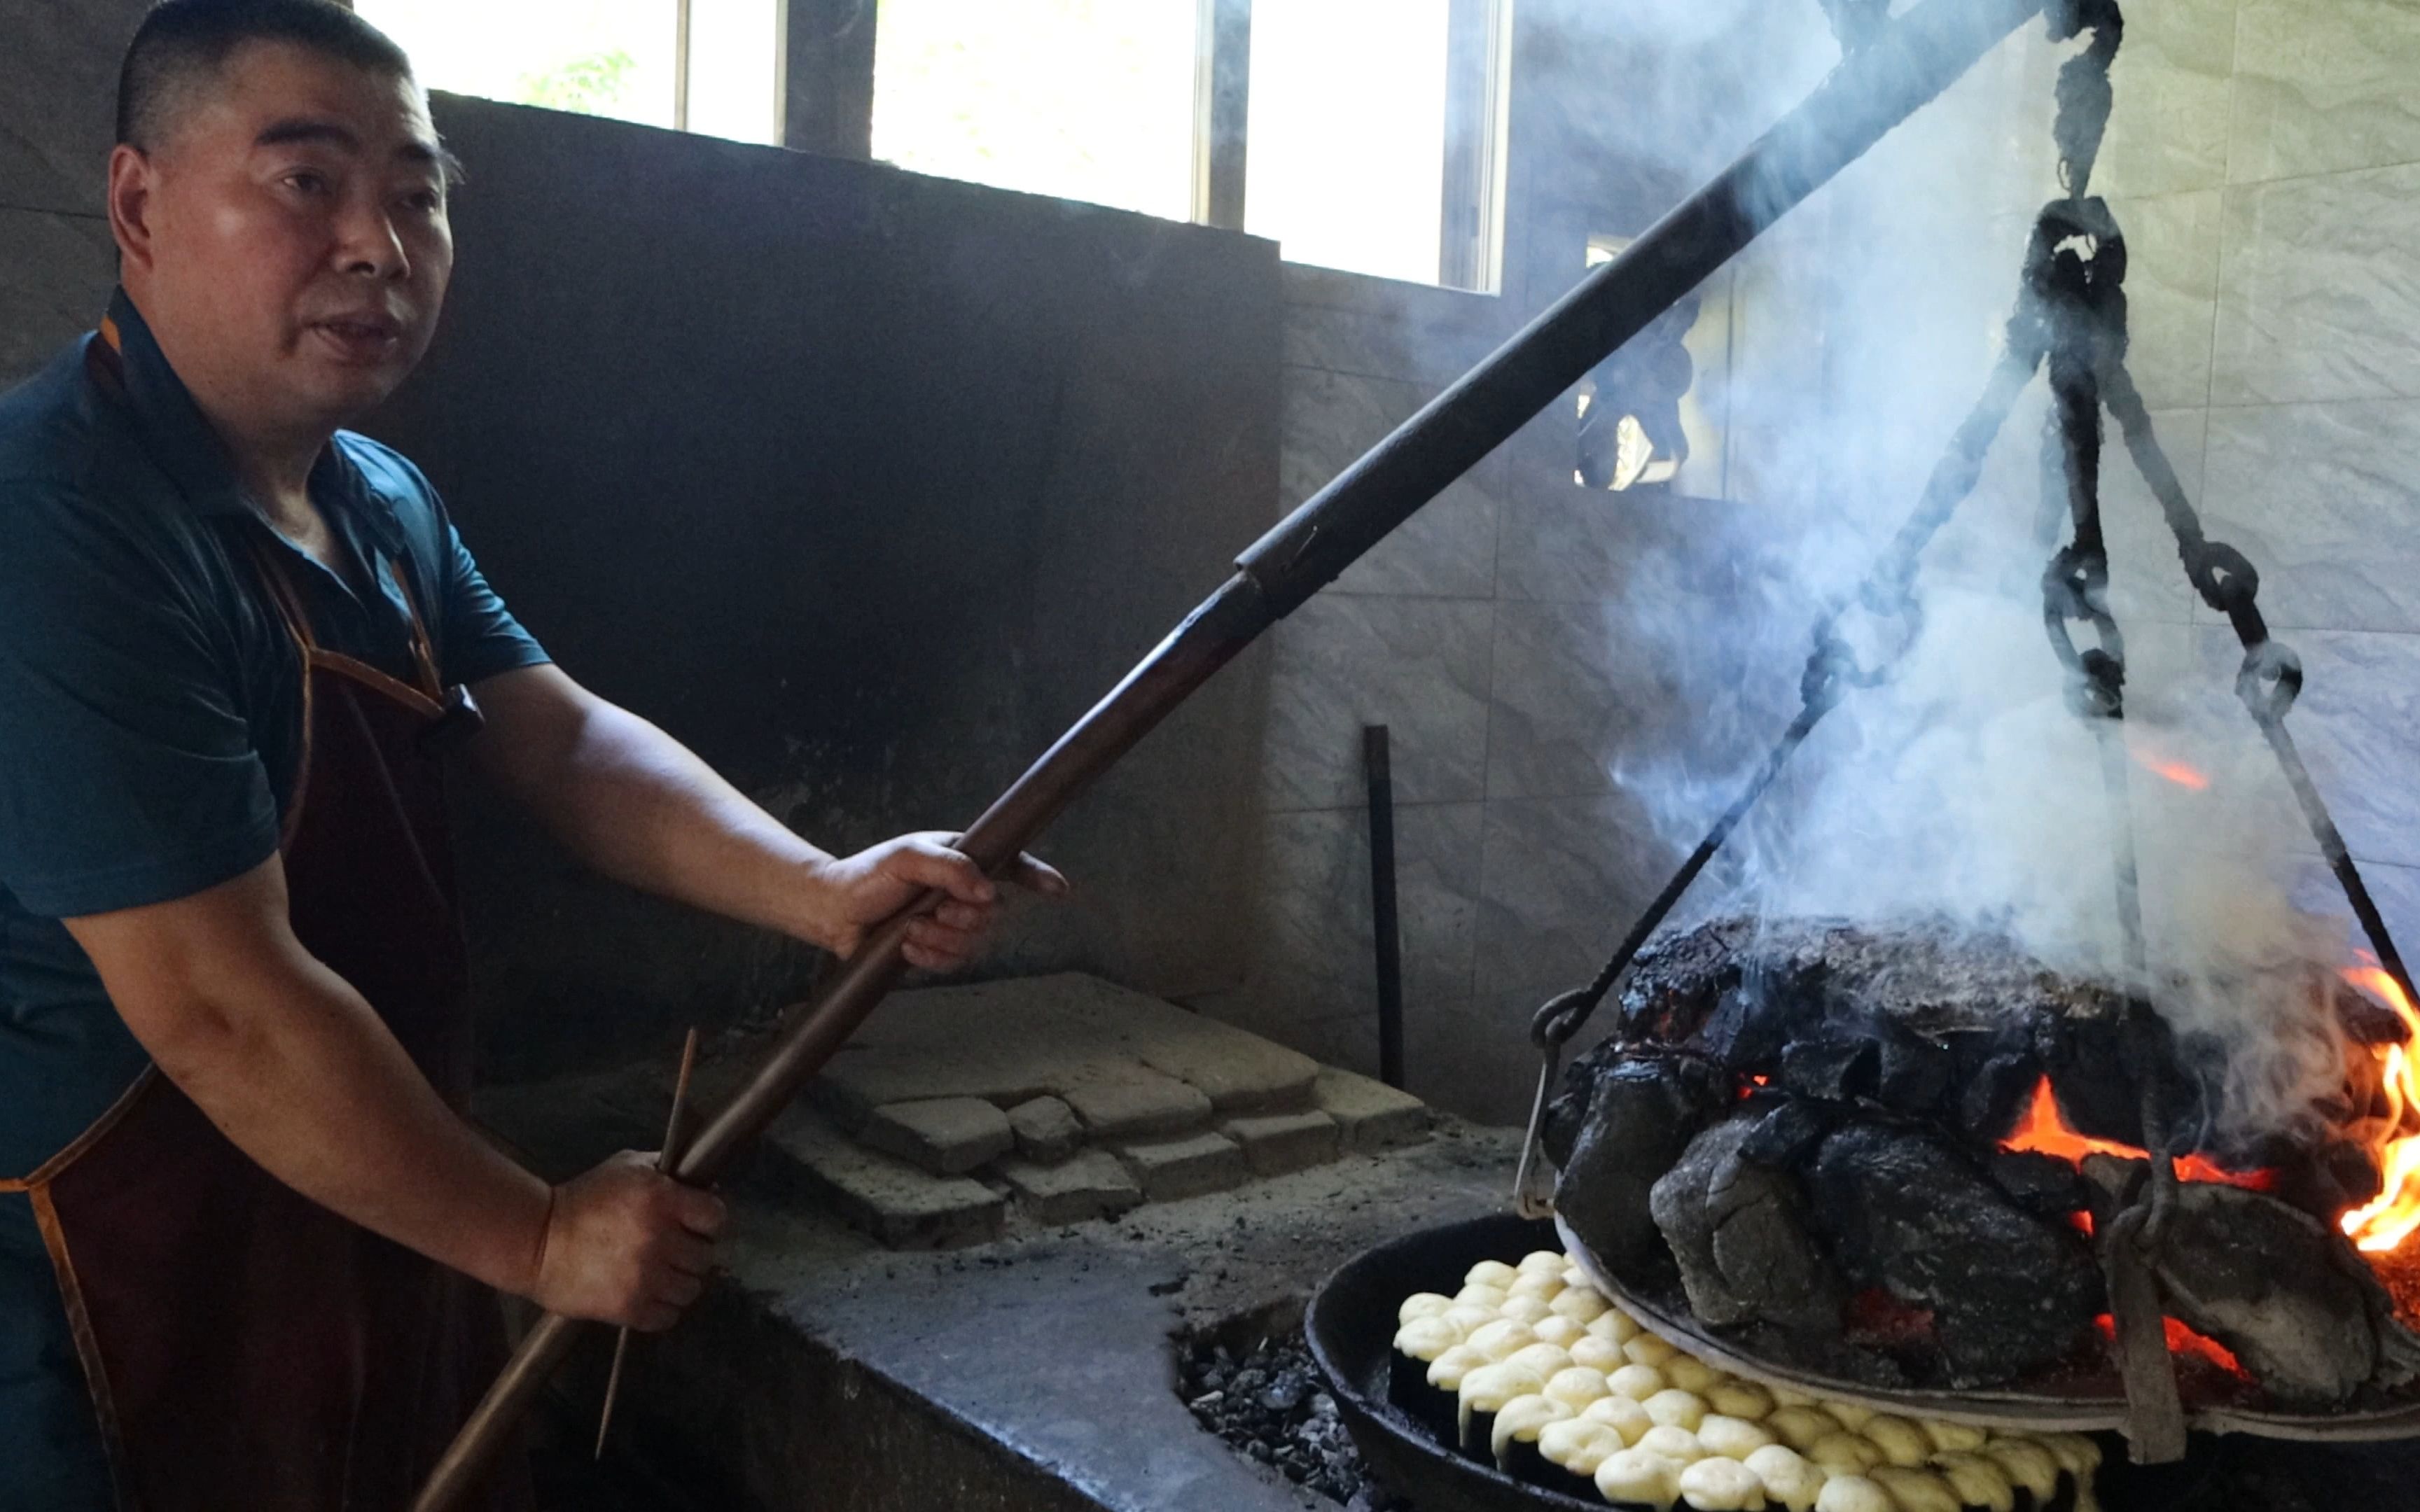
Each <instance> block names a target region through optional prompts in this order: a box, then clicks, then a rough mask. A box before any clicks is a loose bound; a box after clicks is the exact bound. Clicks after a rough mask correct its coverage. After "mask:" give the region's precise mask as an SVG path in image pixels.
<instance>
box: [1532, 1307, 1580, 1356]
mask: <svg viewBox="0 0 2420 1512" xmlns="http://www.w3.org/2000/svg"><path fill="white" fill-rule="evenodd" d="M1529 1331H1530V1332H1531V1333H1533V1334H1535V1335H1538V1337H1539V1339H1540V1340H1541V1341H1543V1342H1544V1343H1547V1344H1552V1345H1555V1346H1556V1347H1558V1348H1559V1349H1565V1350H1568V1349H1570V1348H1571V1347H1572V1346H1573V1345H1575V1344H1577V1343H1578V1342H1579V1341H1580V1340H1582V1339H1584V1338H1586V1337H1588V1330H1587V1329H1585V1328H1582V1327H1581V1326H1580V1325H1579V1324H1577V1323H1575V1322H1573V1321H1572V1320H1571V1319H1568V1318H1564V1317H1562V1316H1560V1315H1559V1314H1550V1315H1548V1316H1547V1317H1544V1318H1541V1319H1538V1320H1537V1321H1536V1322H1534V1323H1531V1324H1530V1325H1529Z"/></svg>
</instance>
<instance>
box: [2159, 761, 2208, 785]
mask: <svg viewBox="0 0 2420 1512" xmlns="http://www.w3.org/2000/svg"><path fill="white" fill-rule="evenodd" d="M2144 765H2145V766H2147V767H2149V769H2150V771H2151V773H2152V775H2153V776H2155V777H2164V778H2166V779H2168V780H2169V781H2171V782H2174V783H2175V784H2176V785H2177V786H2179V787H2180V788H2187V789H2190V790H2191V791H2193V792H2195V793H2206V792H2208V791H2209V790H2210V779H2209V778H2206V777H2204V776H2202V775H2201V774H2200V773H2199V772H2197V771H2195V770H2194V769H2193V768H2192V767H2190V766H2187V765H2186V764H2184V763H2182V762H2161V761H2150V762H2145V763H2144Z"/></svg>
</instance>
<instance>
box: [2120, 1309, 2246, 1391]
mask: <svg viewBox="0 0 2420 1512" xmlns="http://www.w3.org/2000/svg"><path fill="white" fill-rule="evenodd" d="M2160 1322H2161V1324H2162V1325H2163V1329H2164V1332H2165V1334H2166V1335H2167V1340H2168V1352H2169V1353H2171V1354H2182V1355H2188V1356H2194V1357H2197V1358H2199V1359H2201V1360H2203V1361H2205V1362H2207V1363H2208V1364H2211V1365H2216V1366H2218V1367H2219V1368H2220V1369H2221V1370H2224V1371H2226V1373H2227V1374H2229V1375H2233V1376H2243V1377H2245V1378H2246V1379H2249V1377H2250V1374H2251V1373H2250V1372H2249V1371H2247V1370H2245V1369H2244V1368H2243V1362H2242V1361H2241V1360H2238V1359H2237V1358H2236V1357H2235V1351H2234V1350H2230V1349H2228V1348H2227V1347H2226V1345H2224V1344H2221V1343H2220V1342H2218V1340H2216V1339H2214V1338H2211V1336H2210V1335H2207V1334H2196V1333H2195V1332H2194V1331H2193V1330H2192V1329H2190V1328H2187V1327H2186V1326H2185V1325H2184V1324H2182V1323H2180V1322H2179V1321H2177V1320H2176V1319H2173V1318H2163V1319H2160ZM2092 1326H2093V1327H2095V1328H2097V1329H2099V1330H2100V1331H2101V1336H2102V1338H2103V1339H2113V1340H2114V1339H2115V1338H2117V1336H2118V1320H2117V1319H2114V1318H2112V1317H2110V1316H2109V1315H2108V1314H2107V1313H2102V1315H2101V1316H2100V1317H2098V1318H2096V1319H2093V1320H2092Z"/></svg>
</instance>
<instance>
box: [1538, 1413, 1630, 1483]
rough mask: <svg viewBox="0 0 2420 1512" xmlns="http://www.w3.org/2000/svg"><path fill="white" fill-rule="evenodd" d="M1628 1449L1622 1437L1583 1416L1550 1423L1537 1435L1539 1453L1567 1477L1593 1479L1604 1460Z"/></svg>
mask: <svg viewBox="0 0 2420 1512" xmlns="http://www.w3.org/2000/svg"><path fill="white" fill-rule="evenodd" d="M1628 1447H1630V1446H1629V1445H1628V1444H1627V1443H1623V1442H1622V1438H1621V1434H1620V1433H1618V1432H1616V1431H1615V1430H1613V1429H1612V1428H1609V1427H1606V1426H1605V1425H1604V1424H1602V1423H1591V1422H1590V1421H1589V1420H1588V1419H1587V1418H1585V1417H1567V1418H1564V1419H1563V1420H1562V1421H1561V1422H1559V1423H1549V1424H1547V1425H1546V1426H1545V1427H1544V1428H1542V1429H1540V1430H1539V1433H1538V1454H1539V1456H1540V1457H1541V1458H1544V1460H1545V1461H1546V1463H1548V1464H1550V1465H1553V1466H1555V1467H1556V1468H1557V1469H1559V1470H1561V1471H1564V1472H1566V1473H1570V1474H1574V1475H1578V1476H1581V1477H1582V1478H1593V1477H1594V1476H1595V1474H1596V1467H1597V1466H1599V1465H1601V1464H1604V1463H1605V1457H1606V1456H1607V1455H1610V1454H1620V1453H1621V1451H1622V1450H1624V1449H1626V1448H1628Z"/></svg>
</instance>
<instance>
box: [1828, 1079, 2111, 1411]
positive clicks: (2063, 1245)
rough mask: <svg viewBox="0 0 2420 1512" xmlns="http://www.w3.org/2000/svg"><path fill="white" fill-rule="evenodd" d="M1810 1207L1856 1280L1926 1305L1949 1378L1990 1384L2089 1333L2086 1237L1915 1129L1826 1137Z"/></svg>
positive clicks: (2096, 1300) (2092, 1272)
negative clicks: (2042, 1214)
mask: <svg viewBox="0 0 2420 1512" xmlns="http://www.w3.org/2000/svg"><path fill="white" fill-rule="evenodd" d="M1809 1195H1810V1196H1811V1198H1812V1201H1811V1203H1810V1211H1811V1213H1812V1217H1813V1223H1814V1225H1815V1227H1816V1228H1817V1230H1818V1232H1820V1233H1823V1234H1824V1235H1825V1237H1827V1238H1829V1239H1830V1241H1831V1242H1832V1256H1833V1258H1834V1260H1835V1261H1836V1262H1837V1263H1838V1265H1839V1266H1840V1268H1841V1270H1842V1271H1843V1272H1845V1273H1846V1274H1847V1276H1848V1278H1849V1280H1850V1282H1851V1283H1852V1284H1853V1285H1855V1286H1880V1287H1882V1288H1885V1289H1886V1290H1888V1291H1889V1292H1890V1293H1891V1295H1893V1296H1894V1297H1897V1298H1898V1299H1900V1301H1901V1302H1904V1303H1908V1304H1914V1305H1916V1306H1919V1307H1925V1308H1929V1309H1931V1312H1932V1314H1933V1317H1934V1319H1935V1323H1936V1329H1937V1333H1938V1335H1939V1341H1940V1345H1941V1350H1942V1353H1943V1356H1944V1357H1945V1362H1946V1365H1947V1374H1948V1377H1949V1380H1948V1381H1947V1384H1950V1385H1953V1386H1957V1387H1961V1388H1971V1387H1976V1386H1985V1385H1996V1384H2000V1383H2003V1382H2006V1381H2011V1380H2014V1379H2016V1378H2017V1377H2019V1376H2022V1375H2024V1374H2025V1373H2026V1372H2028V1371H2031V1370H2035V1369H2038V1368H2040V1367H2042V1366H2044V1365H2050V1364H2052V1363H2053V1362H2055V1361H2056V1360H2058V1359H2060V1358H2061V1357H2062V1356H2064V1355H2066V1354H2067V1353H2069V1352H2070V1351H2071V1350H2073V1349H2074V1348H2075V1347H2076V1346H2077V1345H2079V1344H2080V1343H2082V1342H2083V1341H2084V1340H2085V1339H2086V1337H2088V1336H2089V1335H2090V1331H2091V1328H2092V1319H2093V1317H2094V1315H2095V1314H2097V1313H2099V1312H2100V1311H2101V1310H2102V1292H2101V1274H2100V1270H2099V1268H2098V1266H2096V1265H2095V1263H2094V1262H2093V1259H2092V1257H2091V1255H2090V1253H2089V1252H2088V1251H2087V1250H2086V1246H2085V1244H2084V1242H2083V1238H2082V1236H2081V1235H2079V1234H2076V1233H2075V1232H2074V1231H2073V1230H2071V1229H2069V1228H2067V1227H2065V1226H2063V1225H2061V1224H2058V1223H2056V1222H2055V1221H2051V1220H2045V1219H2042V1218H2038V1217H2035V1216H2034V1215H2033V1214H2031V1213H2028V1212H2026V1211H2024V1209H2022V1208H2020V1207H2018V1206H2017V1205H2016V1204H2015V1203H2014V1202H2013V1201H2011V1200H2010V1199H2009V1197H2008V1196H2006V1195H2005V1194H2003V1193H2002V1192H2001V1191H2000V1189H1999V1188H1998V1187H1997V1186H1996V1185H1994V1184H1993V1183H1992V1182H1991V1181H1990V1180H1987V1179H1986V1178H1985V1177H1984V1176H1983V1175H1982V1174H1981V1173H1980V1172H1979V1171H1978V1170H1976V1169H1975V1168H1974V1167H1973V1166H1971V1165H1968V1164H1967V1163H1966V1162H1965V1161H1963V1160H1962V1159H1960V1158H1959V1157H1958V1156H1957V1155H1955V1154H1953V1153H1952V1152H1951V1151H1949V1150H1948V1149H1945V1148H1944V1147H1943V1146H1941V1145H1940V1144H1938V1143H1936V1142H1935V1141H1934V1140H1932V1139H1931V1138H1929V1137H1927V1136H1925V1135H1923V1134H1914V1133H1910V1132H1906V1131H1902V1130H1898V1129H1887V1128H1881V1127H1876V1126H1871V1125H1855V1126H1852V1127H1850V1128H1846V1129H1842V1130H1840V1131H1838V1132H1837V1133H1835V1134H1832V1135H1831V1136H1830V1137H1828V1138H1827V1139H1825V1140H1824V1141H1823V1148H1822V1149H1821V1150H1819V1151H1818V1153H1817V1155H1816V1157H1815V1163H1814V1167H1813V1170H1812V1181H1811V1190H1810V1193H1809Z"/></svg>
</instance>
